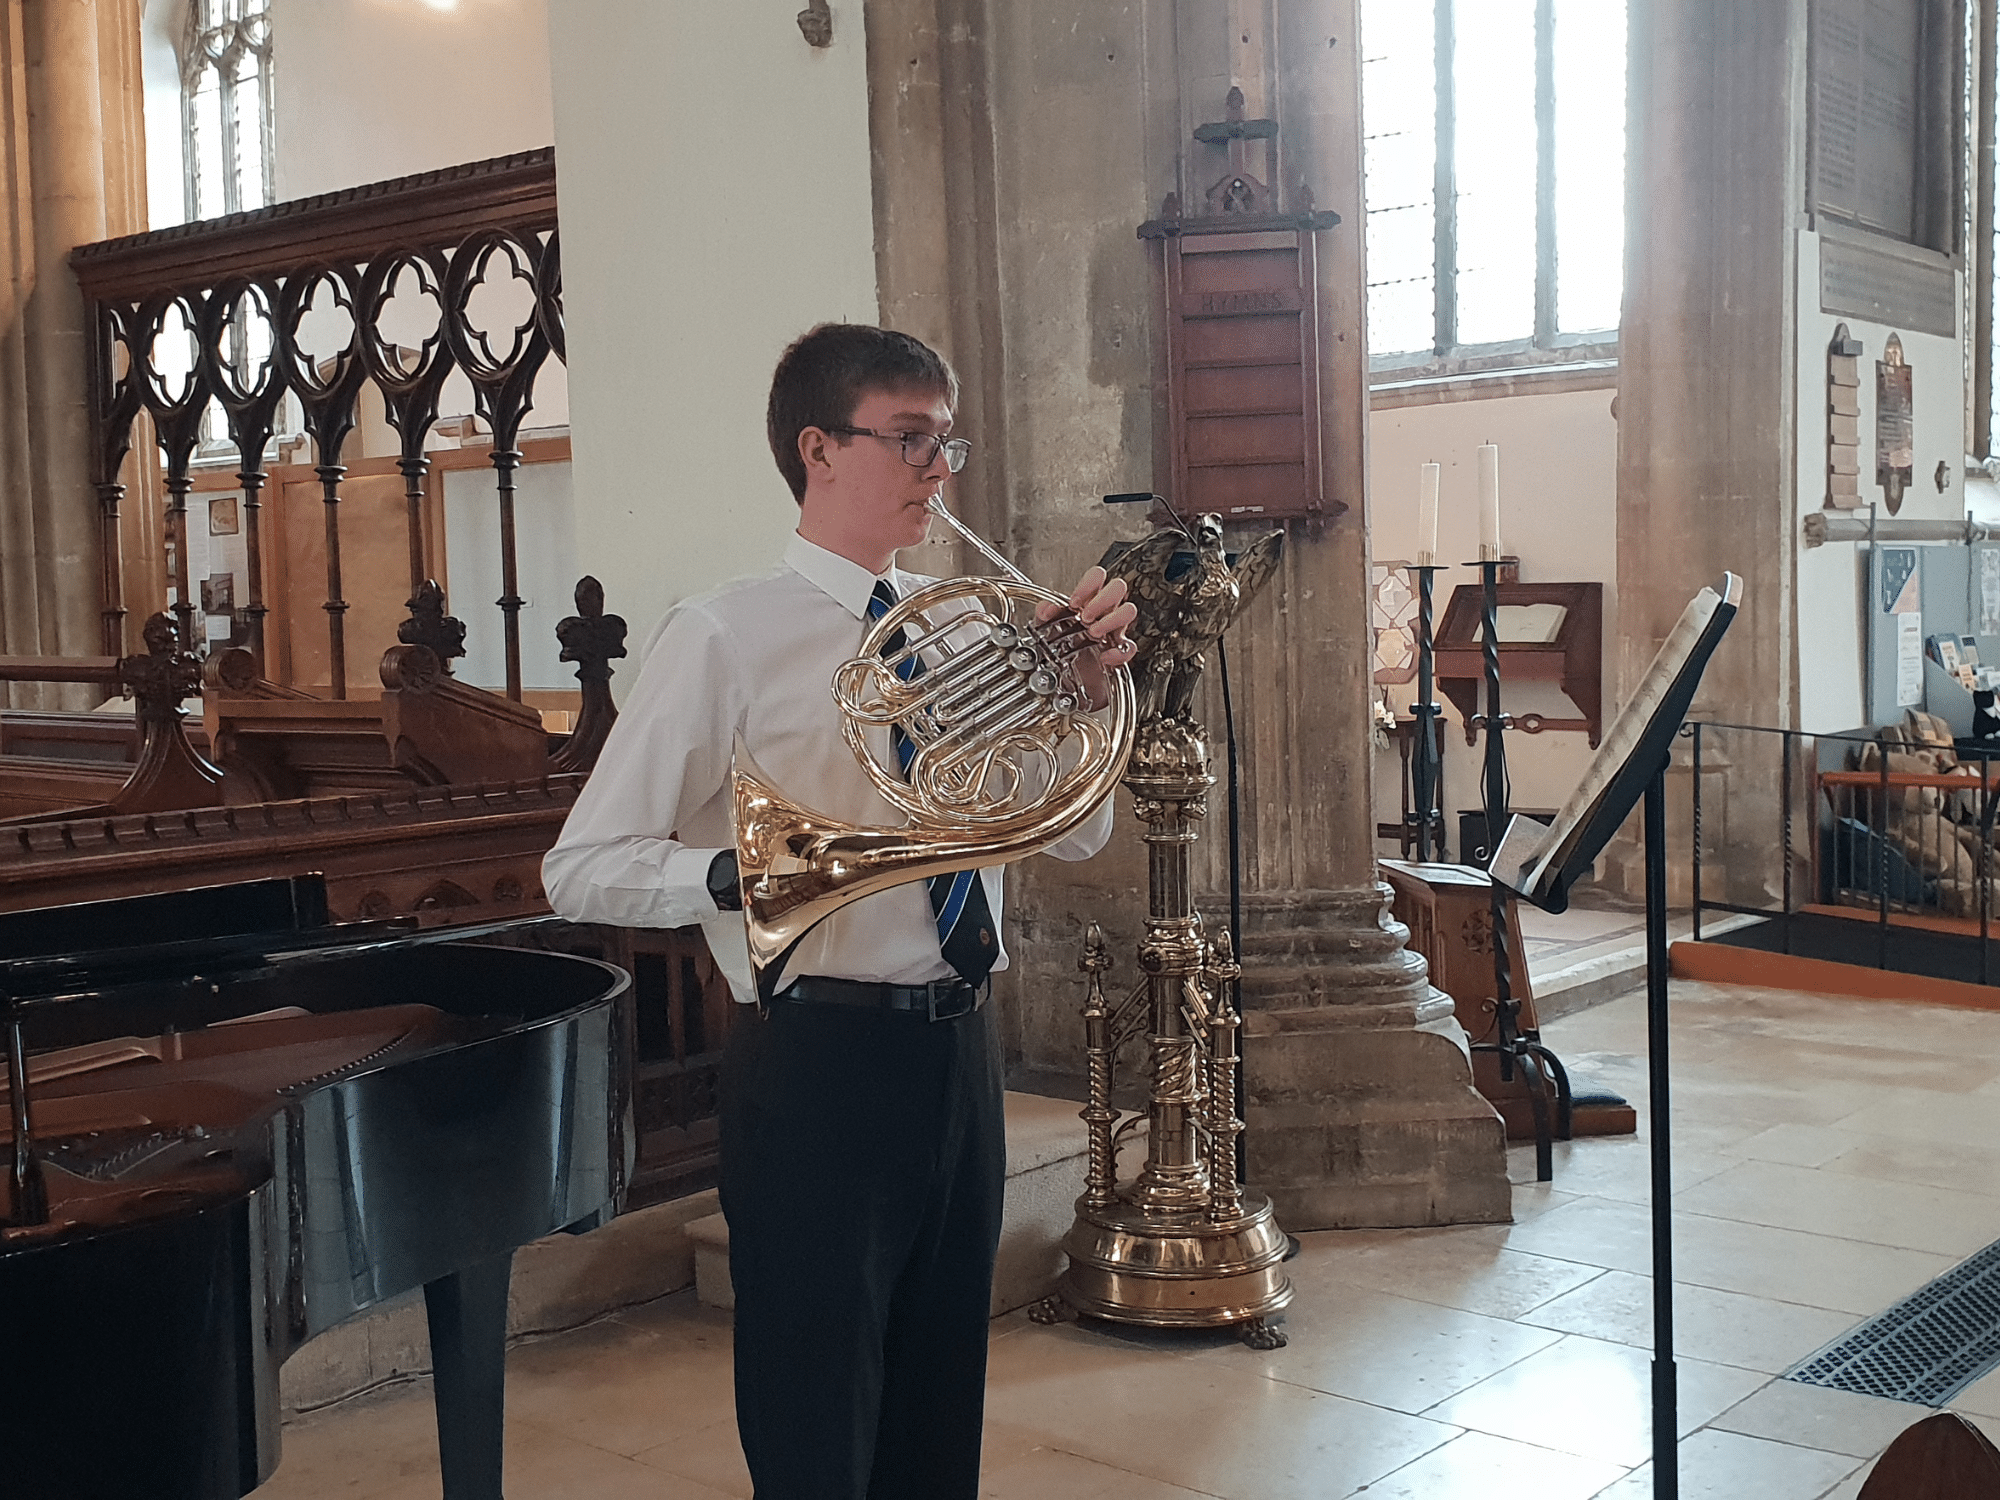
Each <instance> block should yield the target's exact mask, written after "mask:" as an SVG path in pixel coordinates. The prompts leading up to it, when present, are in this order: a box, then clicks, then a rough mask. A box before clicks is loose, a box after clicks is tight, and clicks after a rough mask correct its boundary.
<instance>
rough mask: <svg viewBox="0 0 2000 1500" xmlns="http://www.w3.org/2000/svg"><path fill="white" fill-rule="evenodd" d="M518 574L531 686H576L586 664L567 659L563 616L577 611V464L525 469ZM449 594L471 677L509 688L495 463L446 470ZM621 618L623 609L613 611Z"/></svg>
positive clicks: (517, 520)
mask: <svg viewBox="0 0 2000 1500" xmlns="http://www.w3.org/2000/svg"><path fill="white" fill-rule="evenodd" d="M514 484H515V490H514V530H515V548H514V551H515V572H516V576H517V577H518V579H519V582H520V590H521V597H522V598H524V599H526V600H527V601H528V602H527V603H526V604H525V605H524V606H523V607H522V609H521V685H522V686H523V687H525V688H527V689H528V690H529V691H531V692H532V691H534V690H536V689H544V690H547V689H555V690H567V691H574V690H575V688H576V667H575V666H574V665H572V664H569V663H565V662H564V661H563V660H562V646H561V644H560V643H559V642H558V641H557V640H556V622H557V621H558V620H561V619H562V618H563V617H564V616H566V615H573V614H575V613H576V600H575V597H574V592H573V591H574V590H575V588H576V580H577V578H578V577H579V575H580V574H581V572H582V570H581V569H579V568H578V567H577V562H576V524H575V522H576V517H575V514H574V512H573V510H572V507H571V504H570V466H569V465H568V464H528V465H525V466H524V467H522V468H521V469H519V470H517V471H516V473H515V479H514ZM444 516H445V567H446V570H447V573H448V577H447V579H446V581H445V597H446V598H447V599H449V600H450V601H451V612H452V613H453V614H454V615H456V616H458V618H459V619H461V620H463V621H465V626H466V630H465V660H464V661H463V662H460V663H459V664H458V666H457V668H456V671H457V675H458V679H459V681H461V682H468V683H471V684H472V685H473V686H474V687H483V688H493V689H494V690H496V691H498V690H499V689H502V688H504V687H506V685H507V645H506V640H507V636H506V625H505V616H504V615H503V614H502V613H501V610H500V607H499V605H498V604H497V603H495V602H494V601H496V600H497V599H499V597H500V593H501V589H500V502H499V500H498V498H497V492H496V490H495V488H494V475H493V471H492V470H491V469H487V468H479V469H447V470H446V471H445V475H444ZM612 613H613V614H616V613H618V611H616V610H613V611H612Z"/></svg>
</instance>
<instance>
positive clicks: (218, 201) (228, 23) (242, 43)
mask: <svg viewBox="0 0 2000 1500" xmlns="http://www.w3.org/2000/svg"><path fill="white" fill-rule="evenodd" d="M270 9H271V7H270V0H189V3H188V18H187V34H186V38H185V40H184V41H183V43H182V46H181V130H182V135H183V139H184V141H185V146H186V149H185V151H184V152H183V155H182V160H183V162H184V164H185V167H186V173H187V216H188V218H190V219H213V218H215V217H217V216H218V215H221V214H233V213H237V212H239V211H241V210H243V209H246V208H262V207H264V206H265V205H266V204H268V203H269V202H270V201H271V16H270Z"/></svg>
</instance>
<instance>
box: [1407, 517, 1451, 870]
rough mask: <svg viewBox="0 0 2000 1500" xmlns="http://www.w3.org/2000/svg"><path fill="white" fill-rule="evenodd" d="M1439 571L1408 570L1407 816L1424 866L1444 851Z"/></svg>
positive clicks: (1428, 567)
mask: <svg viewBox="0 0 2000 1500" xmlns="http://www.w3.org/2000/svg"><path fill="white" fill-rule="evenodd" d="M1419 555H1420V556H1426V555H1428V554H1421V553H1420V554H1419ZM1443 571H1444V569H1442V568H1440V567H1437V566H1436V565H1434V564H1431V563H1416V564H1414V565H1412V566H1411V568H1410V569H1409V572H1410V576H1411V577H1412V578H1414V579H1416V581H1417V701H1416V702H1415V703H1412V704H1411V705H1410V712H1411V713H1412V714H1414V715H1415V716H1416V720H1417V726H1416V727H1417V744H1416V751H1415V753H1414V754H1413V755H1412V756H1411V757H1410V802H1411V805H1412V806H1413V807H1414V808H1415V809H1416V810H1415V812H1414V813H1412V814H1411V816H1412V817H1414V818H1415V819H1416V822H1417V858H1418V859H1419V860H1421V861H1423V862H1424V863H1429V862H1430V859H1431V857H1432V856H1433V855H1434V854H1440V853H1442V852H1443V850H1444V809H1443V807H1442V806H1440V805H1439V804H1440V803H1441V801H1442V798H1441V796H1440V793H1441V792H1442V791H1443V788H1442V787H1441V786H1440V785H1439V783H1440V782H1441V781H1442V780H1443V779H1444V777H1443V770H1444V758H1443V756H1442V755H1441V754H1440V753H1439V745H1438V719H1439V717H1440V716H1441V715H1442V714H1443V712H1444V709H1443V708H1442V707H1441V706H1440V705H1439V704H1438V703H1437V702H1435V701H1434V700H1435V698H1436V669H1437V641H1436V638H1435V636H1434V634H1433V633H1432V629H1431V590H1432V585H1433V582H1434V580H1435V579H1436V577H1437V575H1438V574H1439V573H1442V572H1443Z"/></svg>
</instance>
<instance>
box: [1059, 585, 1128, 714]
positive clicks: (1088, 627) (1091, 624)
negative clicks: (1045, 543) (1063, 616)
mask: <svg viewBox="0 0 2000 1500" xmlns="http://www.w3.org/2000/svg"><path fill="white" fill-rule="evenodd" d="M1125 592H1126V590H1125V580H1124V579H1122V578H1111V577H1108V576H1107V575H1106V573H1105V571H1104V569H1102V568H1099V567H1092V568H1090V569H1089V570H1088V571H1086V572H1085V573H1084V575H1083V577H1082V578H1081V579H1080V580H1079V581H1078V583H1077V586H1076V588H1075V589H1073V590H1072V591H1071V593H1070V596H1069V607H1070V608H1071V609H1073V610H1075V611H1076V615H1077V618H1078V619H1080V620H1082V621H1083V624H1084V631H1085V633H1086V634H1087V635H1088V636H1089V638H1090V644H1089V645H1088V646H1086V647H1085V648H1084V649H1083V650H1081V651H1079V652H1078V653H1077V654H1076V659H1075V661H1074V662H1073V664H1072V669H1073V670H1074V671H1075V673H1076V680H1077V682H1078V684H1079V685H1081V687H1082V688H1083V690H1084V693H1085V694H1086V695H1087V697H1088V699H1089V706H1090V707H1091V708H1092V709H1093V710H1095V709H1100V708H1102V707H1104V705H1105V704H1106V703H1108V702H1110V701H1111V688H1110V677H1109V674H1110V673H1111V672H1112V671H1114V670H1116V669H1117V668H1119V667H1122V666H1125V665H1127V664H1128V663H1130V661H1131V660H1132V658H1133V656H1134V655H1135V654H1136V653H1137V652H1138V649H1139V648H1138V646H1137V645H1136V644H1134V643H1133V642H1132V641H1131V640H1130V639H1129V638H1128V637H1127V636H1126V634H1125V631H1126V629H1127V627H1129V626H1130V625H1131V624H1132V623H1133V622H1134V621H1136V620H1137V619H1138V618H1139V608H1138V606H1137V605H1135V604H1133V603H1132V602H1131V601H1130V600H1129V599H1127V598H1126V597H1125ZM1059 612H1060V611H1059V610H1058V608H1057V607H1056V606H1055V605H1053V604H1044V605H1043V606H1042V607H1041V608H1040V609H1039V610H1037V611H1036V612H1035V618H1036V619H1037V620H1039V621H1041V622H1042V623H1043V624H1047V623H1048V622H1049V621H1050V620H1053V619H1054V618H1055V617H1056V615H1057V614H1058V613H1059Z"/></svg>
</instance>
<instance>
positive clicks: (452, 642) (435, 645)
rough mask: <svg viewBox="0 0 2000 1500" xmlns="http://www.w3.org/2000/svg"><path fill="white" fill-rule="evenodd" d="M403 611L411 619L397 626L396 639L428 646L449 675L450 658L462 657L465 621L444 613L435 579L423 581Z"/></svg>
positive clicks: (439, 588) (463, 652)
mask: <svg viewBox="0 0 2000 1500" xmlns="http://www.w3.org/2000/svg"><path fill="white" fill-rule="evenodd" d="M403 608H405V609H407V610H408V611H409V612H410V617H409V619H407V620H405V621H403V623H402V624H400V625H398V626H397V627H396V639H397V640H399V641H401V642H402V643H403V644H404V645H405V646H427V647H429V648H430V650H431V651H432V652H433V653H434V654H435V655H436V656H437V659H438V662H439V664H440V665H441V666H442V667H443V668H444V672H445V675H446V676H447V677H448V676H450V675H451V659H452V658H453V657H454V656H463V655H465V621H463V620H455V619H453V618H452V617H451V616H450V615H448V614H446V613H445V611H444V589H443V587H442V586H441V585H440V584H439V583H438V581H437V580H436V579H435V578H426V579H425V580H424V582H423V585H422V587H420V588H419V589H418V590H417V592H416V594H415V595H414V596H413V597H412V598H410V599H408V600H406V601H404V604H403Z"/></svg>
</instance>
